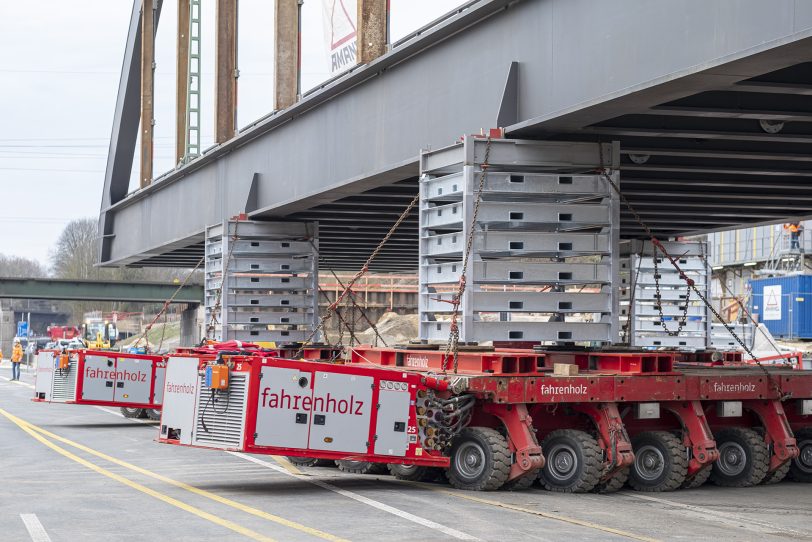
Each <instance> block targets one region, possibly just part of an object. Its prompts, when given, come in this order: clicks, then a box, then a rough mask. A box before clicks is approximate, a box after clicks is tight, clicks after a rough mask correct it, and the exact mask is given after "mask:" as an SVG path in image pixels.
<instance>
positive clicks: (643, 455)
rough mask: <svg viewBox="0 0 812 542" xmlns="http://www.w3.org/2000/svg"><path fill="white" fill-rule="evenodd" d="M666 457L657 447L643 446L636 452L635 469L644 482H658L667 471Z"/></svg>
mask: <svg viewBox="0 0 812 542" xmlns="http://www.w3.org/2000/svg"><path fill="white" fill-rule="evenodd" d="M665 464H666V461H665V457H664V456H663V453H662V452H661V451H660V450H659V449H658V448H657V447H655V446H651V445H646V446H642V447H641V448H640V449H639V450H635V452H634V468H635V470H636V471H637V474H638V475H639V476H640V478H642V479H643V480H656V479H657V478H659V477H660V476H662V474H663V472H664V471H665Z"/></svg>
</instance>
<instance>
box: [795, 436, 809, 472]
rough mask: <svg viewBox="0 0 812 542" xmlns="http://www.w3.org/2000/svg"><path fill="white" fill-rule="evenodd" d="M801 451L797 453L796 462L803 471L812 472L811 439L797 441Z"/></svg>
mask: <svg viewBox="0 0 812 542" xmlns="http://www.w3.org/2000/svg"><path fill="white" fill-rule="evenodd" d="M798 447H799V448H801V453H800V455H798V460H797V464H798V466H799V467H800V468H801V470H803V471H804V472H812V440H806V441H803V442H799V443H798Z"/></svg>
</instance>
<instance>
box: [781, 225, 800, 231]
mask: <svg viewBox="0 0 812 542" xmlns="http://www.w3.org/2000/svg"><path fill="white" fill-rule="evenodd" d="M784 229H785V230H789V232H790V233H798V230H799V228H798V225H797V224H784Z"/></svg>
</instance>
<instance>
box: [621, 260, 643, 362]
mask: <svg viewBox="0 0 812 542" xmlns="http://www.w3.org/2000/svg"><path fill="white" fill-rule="evenodd" d="M642 261H643V249H642V248H641V249H640V254H638V255H637V269H636V270H635V272H634V280H633V281H632V283H631V284H630V285H629V311H628V314H626V325H625V326H624V330H625V331H624V334H625V337H624V339H625V340H624V342H625V343H626V344H627V345H629V346H631V345H632V308H633V307H634V303H635V295H634V293H635V290H636V289H637V281H638V279H639V278H640V264H641V263H642ZM629 272H631V269H629Z"/></svg>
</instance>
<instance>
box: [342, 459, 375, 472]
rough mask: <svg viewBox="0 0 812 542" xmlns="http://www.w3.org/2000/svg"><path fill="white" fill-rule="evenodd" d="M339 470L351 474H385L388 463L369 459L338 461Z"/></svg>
mask: <svg viewBox="0 0 812 542" xmlns="http://www.w3.org/2000/svg"><path fill="white" fill-rule="evenodd" d="M336 465H338V470H340V471H342V472H349V473H351V474H383V473H385V472H386V470H387V469H386V463H370V462H369V461H348V460H343V459H342V460H339V461H336Z"/></svg>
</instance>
